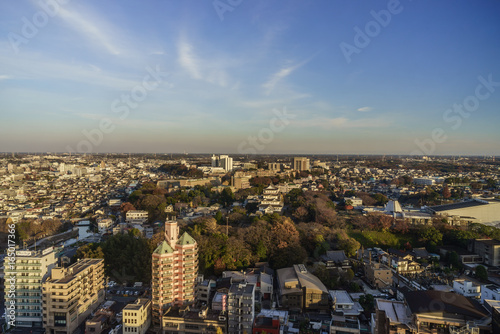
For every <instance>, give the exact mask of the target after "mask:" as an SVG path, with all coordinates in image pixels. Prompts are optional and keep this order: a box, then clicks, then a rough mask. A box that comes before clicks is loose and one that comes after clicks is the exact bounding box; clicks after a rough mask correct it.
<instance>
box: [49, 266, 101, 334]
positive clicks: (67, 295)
mask: <svg viewBox="0 0 500 334" xmlns="http://www.w3.org/2000/svg"><path fill="white" fill-rule="evenodd" d="M42 293H43V325H44V328H45V330H46V333H47V334H60V333H61V334H62V333H73V332H74V331H75V330H76V329H77V327H78V326H80V324H81V323H82V322H84V321H85V319H86V318H87V317H88V316H89V315H90V313H91V312H93V311H95V310H96V309H97V308H98V307H99V305H100V304H101V303H102V302H103V301H104V260H103V259H82V260H79V261H78V262H76V263H75V264H73V265H71V266H69V267H68V268H60V267H57V268H54V269H52V272H51V276H50V277H49V278H48V279H47V280H46V281H45V282H44V283H43V284H42Z"/></svg>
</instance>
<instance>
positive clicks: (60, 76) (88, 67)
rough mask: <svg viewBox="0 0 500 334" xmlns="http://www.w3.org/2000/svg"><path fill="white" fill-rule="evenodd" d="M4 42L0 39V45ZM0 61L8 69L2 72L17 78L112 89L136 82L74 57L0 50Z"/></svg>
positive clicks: (135, 83) (132, 84)
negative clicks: (71, 82)
mask: <svg viewBox="0 0 500 334" xmlns="http://www.w3.org/2000/svg"><path fill="white" fill-rule="evenodd" d="M3 45H5V44H4V43H3V44H2V43H0V48H1V47H2V46H3ZM0 64H2V65H3V66H4V67H5V68H6V69H8V74H6V75H4V76H6V77H7V78H4V79H9V78H12V77H15V78H19V80H52V79H57V80H64V81H65V82H66V81H73V82H82V83H86V84H89V85H93V86H95V85H98V86H101V87H102V86H104V87H110V88H113V89H130V88H131V87H133V86H134V85H137V82H138V81H137V80H138V79H137V80H133V79H131V77H130V74H129V75H123V74H122V73H113V72H110V71H109V70H108V71H104V70H102V69H101V68H100V67H97V66H95V65H93V64H88V63H78V62H76V61H73V60H66V59H57V58H55V57H53V56H51V55H45V54H42V53H38V52H29V51H24V52H22V53H20V54H19V55H17V56H15V57H12V56H9V55H8V54H1V53H0ZM137 71H138V73H141V71H142V72H143V73H146V70H145V69H137Z"/></svg>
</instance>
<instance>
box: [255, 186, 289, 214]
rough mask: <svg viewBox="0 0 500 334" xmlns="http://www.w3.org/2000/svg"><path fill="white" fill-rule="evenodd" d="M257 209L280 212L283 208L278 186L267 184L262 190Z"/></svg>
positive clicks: (266, 211)
mask: <svg viewBox="0 0 500 334" xmlns="http://www.w3.org/2000/svg"><path fill="white" fill-rule="evenodd" d="M259 210H260V211H262V212H265V213H273V212H278V213H280V212H281V211H282V210H283V199H282V197H281V194H280V192H279V189H278V188H276V187H274V186H273V185H269V187H267V188H265V189H264V190H263V192H262V200H261V201H260V204H259Z"/></svg>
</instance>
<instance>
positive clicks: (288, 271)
mask: <svg viewBox="0 0 500 334" xmlns="http://www.w3.org/2000/svg"><path fill="white" fill-rule="evenodd" d="M277 276H278V295H279V300H278V301H279V304H280V305H279V306H281V307H282V308H284V309H288V310H290V311H298V312H301V311H302V312H306V311H326V310H329V309H330V296H329V293H328V289H327V288H326V287H325V285H324V284H323V283H322V282H321V280H320V279H319V278H317V277H316V276H314V275H313V274H311V273H310V272H308V271H307V269H306V267H305V266H304V265H303V264H295V265H294V266H293V267H290V268H282V269H278V270H277Z"/></svg>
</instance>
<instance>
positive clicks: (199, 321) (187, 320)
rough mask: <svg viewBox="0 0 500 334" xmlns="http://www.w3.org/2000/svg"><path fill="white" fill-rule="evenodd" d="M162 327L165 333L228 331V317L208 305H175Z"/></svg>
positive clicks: (165, 316)
mask: <svg viewBox="0 0 500 334" xmlns="http://www.w3.org/2000/svg"><path fill="white" fill-rule="evenodd" d="M162 328H163V331H162V333H163V334H177V333H179V334H180V333H182V334H185V333H192V334H197V333H200V334H202V333H209V334H216V333H217V332H221V333H227V319H226V316H225V315H223V314H222V312H220V311H213V310H209V309H208V306H203V307H202V308H200V309H191V308H190V307H189V306H188V305H186V306H182V307H178V306H175V307H171V308H168V309H167V311H166V313H165V314H164V316H163V317H162ZM248 333H249V334H250V332H248ZM124 334H125V333H124Z"/></svg>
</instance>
